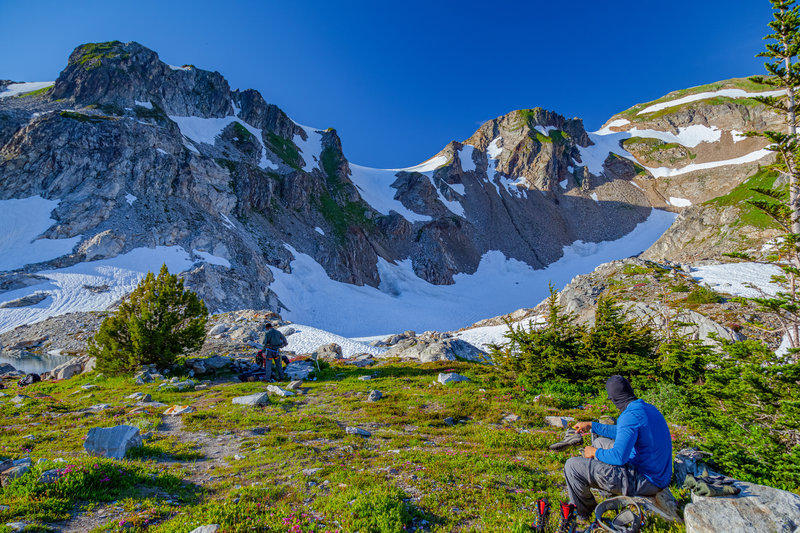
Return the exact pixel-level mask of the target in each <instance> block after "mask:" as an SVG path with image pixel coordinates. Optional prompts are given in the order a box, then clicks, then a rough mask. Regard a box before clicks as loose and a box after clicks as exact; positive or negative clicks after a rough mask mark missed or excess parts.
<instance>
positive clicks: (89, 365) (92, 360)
mask: <svg viewBox="0 0 800 533" xmlns="http://www.w3.org/2000/svg"><path fill="white" fill-rule="evenodd" d="M96 367H97V357H89V358H88V359H87V360H86V362H85V363H84V364H83V370H81V374H88V373H89V372H91V371H93V370H94V369H95V368H96Z"/></svg>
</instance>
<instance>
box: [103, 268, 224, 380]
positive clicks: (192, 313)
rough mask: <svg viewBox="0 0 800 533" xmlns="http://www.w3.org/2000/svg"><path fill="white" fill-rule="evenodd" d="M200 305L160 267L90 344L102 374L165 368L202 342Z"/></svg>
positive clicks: (203, 308)
mask: <svg viewBox="0 0 800 533" xmlns="http://www.w3.org/2000/svg"><path fill="white" fill-rule="evenodd" d="M207 314H208V311H207V310H206V306H205V304H204V303H203V301H202V300H201V299H200V298H199V297H198V296H197V295H196V294H195V293H193V292H192V291H189V290H186V289H184V287H183V280H180V279H178V276H176V275H174V274H170V273H169V271H168V270H167V266H166V265H163V266H162V267H161V271H160V272H159V274H158V276H154V275H153V273H152V272H149V273H148V274H147V276H145V278H144V279H143V280H142V281H141V282H140V283H139V285H138V286H137V287H136V289H134V291H133V292H132V293H131V294H130V296H129V297H128V298H127V299H126V300H125V301H123V302H122V303H121V304H120V306H119V309H118V310H117V311H116V312H115V313H114V314H112V315H110V316H108V317H107V318H106V319H105V320H104V321H103V323H102V324H101V325H100V329H99V331H98V332H97V334H96V335H95V336H94V338H93V339H91V340H90V341H89V353H90V354H91V355H93V356H95V357H97V368H98V370H100V371H101V372H106V373H109V374H119V373H125V372H130V371H133V370H135V369H136V368H137V367H139V366H140V365H143V364H156V365H169V364H171V363H173V362H174V361H175V358H176V357H177V356H178V355H180V354H182V353H185V352H187V351H189V350H193V349H197V348H199V347H200V346H202V344H203V340H204V339H205V326H206V315H207Z"/></svg>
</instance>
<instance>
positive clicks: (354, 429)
mask: <svg viewBox="0 0 800 533" xmlns="http://www.w3.org/2000/svg"><path fill="white" fill-rule="evenodd" d="M344 431H345V433H347V434H348V435H361V436H362V437H371V436H372V433H370V432H369V431H367V430H366V429H361V428H357V427H353V426H347V427H346V428H344Z"/></svg>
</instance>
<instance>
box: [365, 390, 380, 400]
mask: <svg viewBox="0 0 800 533" xmlns="http://www.w3.org/2000/svg"><path fill="white" fill-rule="evenodd" d="M381 398H383V393H381V391H379V390H373V391H370V393H369V396H367V401H370V402H377V401H378V400H380V399H381Z"/></svg>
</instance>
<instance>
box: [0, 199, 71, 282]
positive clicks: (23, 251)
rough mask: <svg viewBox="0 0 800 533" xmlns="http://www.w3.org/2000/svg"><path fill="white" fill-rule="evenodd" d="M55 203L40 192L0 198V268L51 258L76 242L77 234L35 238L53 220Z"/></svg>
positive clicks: (56, 204)
mask: <svg viewBox="0 0 800 533" xmlns="http://www.w3.org/2000/svg"><path fill="white" fill-rule="evenodd" d="M58 204H59V202H58V201H57V200H45V199H44V198H42V197H41V196H31V197H30V198H21V199H17V200H0V228H3V231H2V232H0V271H3V270H15V269H17V268H22V267H23V266H25V265H29V264H34V263H40V262H42V261H49V260H50V259H55V258H56V257H60V256H62V255H65V254H68V253H70V252H71V251H72V249H73V248H74V247H75V245H77V244H78V243H79V242H80V240H81V236H80V235H78V236H76V237H72V238H70V239H44V238H39V236H40V235H41V234H42V233H44V232H45V231H47V229H48V228H49V227H50V226H52V225H53V224H55V223H56V221H55V220H53V219H52V218H50V213H52V212H53V210H54V209H55V208H56V207H58ZM0 297H2V296H0Z"/></svg>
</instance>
